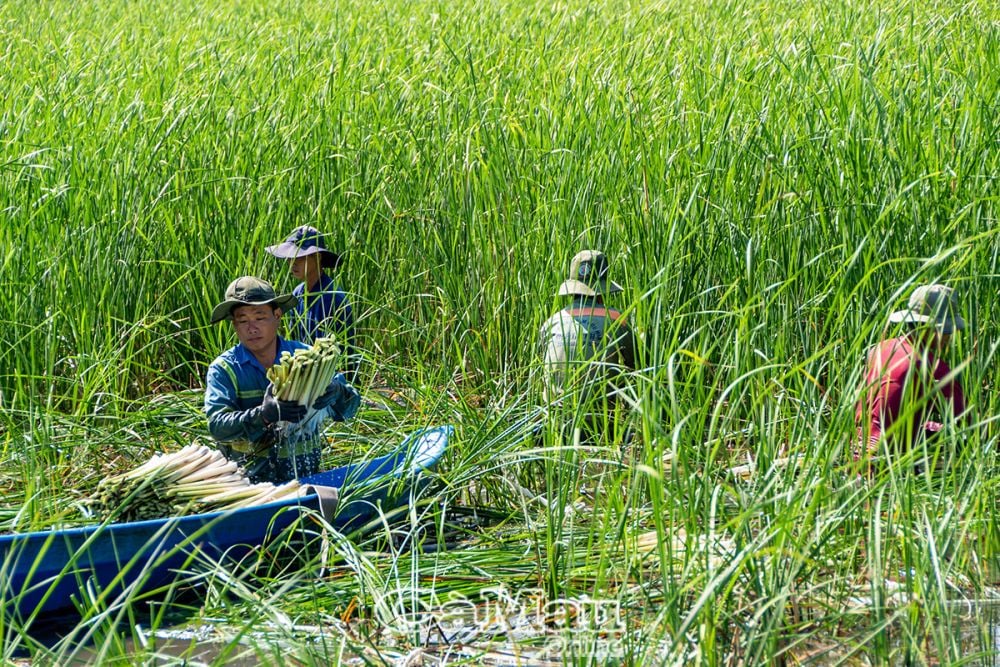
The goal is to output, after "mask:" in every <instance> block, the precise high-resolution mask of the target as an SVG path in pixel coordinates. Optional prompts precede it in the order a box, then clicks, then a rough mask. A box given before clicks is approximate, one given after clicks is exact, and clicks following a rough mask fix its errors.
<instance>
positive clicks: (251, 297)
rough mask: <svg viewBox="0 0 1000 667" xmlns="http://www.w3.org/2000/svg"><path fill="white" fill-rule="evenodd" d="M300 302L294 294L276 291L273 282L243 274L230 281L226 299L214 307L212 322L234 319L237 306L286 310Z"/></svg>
mask: <svg viewBox="0 0 1000 667" xmlns="http://www.w3.org/2000/svg"><path fill="white" fill-rule="evenodd" d="M296 303H298V299H297V298H296V297H295V295H294V294H282V295H281V296H278V295H276V294H275V293H274V288H273V287H271V283H269V282H267V281H266V280H261V279H260V278H256V277H254V276H243V277H242V278H237V279H236V280H234V281H233V282H231V283H229V287H227V288H226V300H225V301H223V302H222V303H220V304H219V305H217V306H216V307H215V308H213V309H212V324H215V323H216V322H221V321H222V320H231V319H233V308H236V307H237V306H267V305H271V306H274V307H275V308H281V310H282V311H286V310H288V309H289V308H293V307H294V306H295V304H296Z"/></svg>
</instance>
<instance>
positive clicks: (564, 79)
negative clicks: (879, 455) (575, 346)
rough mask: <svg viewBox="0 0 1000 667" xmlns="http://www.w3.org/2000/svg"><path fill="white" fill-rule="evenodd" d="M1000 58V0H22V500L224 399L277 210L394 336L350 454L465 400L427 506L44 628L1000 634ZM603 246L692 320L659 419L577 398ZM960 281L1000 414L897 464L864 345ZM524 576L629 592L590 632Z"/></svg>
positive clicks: (538, 650)
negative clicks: (205, 395)
mask: <svg viewBox="0 0 1000 667" xmlns="http://www.w3.org/2000/svg"><path fill="white" fill-rule="evenodd" d="M998 84H1000V10H998V8H997V5H996V4H995V3H992V2H988V1H985V0H983V1H975V0H974V1H971V2H958V1H953V0H941V1H940V2H933V3H926V2H912V1H906V0H904V1H902V2H877V1H876V2H842V3H841V2H835V3H823V2H816V1H809V2H791V1H787V0H731V1H723V0H718V1H713V0H709V1H707V2H702V3H685V2H680V1H679V0H678V1H675V0H664V1H661V2H649V1H644V0H632V1H627V0H597V1H594V2H583V1H580V0H567V1H565V2H532V0H516V1H514V2H509V3H495V2H486V1H483V0H462V1H460V2H454V3H439V2H432V1H431V0H393V1H391V2H382V1H380V0H376V1H375V2H355V1H354V0H332V1H329V2H321V1H318V0H291V1H289V2H281V3H278V2H267V1H265V0H232V1H227V2H221V1H218V2H193V1H191V0H177V1H176V2H171V3H135V2H128V1H126V0H108V1H105V2H94V1H92V0H82V1H78V2H66V1H63V0H56V1H54V2H47V3H35V2H27V1H22V0H10V1H8V2H4V3H2V4H0V89H2V90H3V95H2V96H0V291H2V298H0V324H2V326H0V444H2V449H0V480H2V488H3V490H4V499H3V503H2V507H0V520H2V525H3V527H4V528H5V529H7V530H27V529H29V528H38V527H45V526H49V525H56V524H59V523H74V524H76V523H79V522H80V521H81V520H82V519H83V517H82V515H81V513H80V506H79V500H80V498H81V497H83V496H84V495H86V494H87V493H89V492H90V491H92V490H93V488H94V487H95V486H96V484H97V481H98V480H99V479H100V478H101V477H102V476H104V475H106V474H107V473H109V472H111V471H120V470H124V469H126V468H129V467H132V466H135V465H137V464H138V463H140V462H141V461H143V460H145V459H146V458H148V456H149V455H150V454H151V453H153V452H155V451H169V450H175V449H179V448H180V447H181V446H183V445H185V444H188V443H190V442H192V441H205V440H206V439H207V429H206V426H205V423H204V417H203V416H202V415H201V413H200V402H199V400H200V391H201V389H202V383H203V378H204V373H205V370H206V367H207V364H208V363H209V362H210V361H211V360H212V358H214V356H215V355H216V354H217V353H218V352H219V351H221V350H222V349H224V348H225V347H228V346H229V345H231V344H232V343H233V341H234V340H235V337H234V336H233V334H232V332H231V330H230V329H228V328H226V327H221V326H219V327H211V326H210V325H209V324H208V322H209V314H210V311H211V308H212V306H213V305H214V304H215V303H216V302H218V301H220V300H221V298H222V294H223V291H224V289H225V286H226V284H227V283H228V282H229V281H230V280H231V279H233V278H235V277H236V276H238V275H242V274H247V273H252V274H256V275H260V276H262V277H265V278H268V279H270V280H272V281H273V282H275V283H276V284H278V285H279V286H282V287H284V288H287V289H290V288H291V287H292V283H291V277H290V276H289V275H288V273H287V269H286V267H285V266H284V265H283V264H281V263H280V262H278V261H277V260H275V259H274V258H272V257H270V256H269V255H267V254H266V253H265V252H264V246H265V245H268V244H271V243H276V242H278V241H279V240H281V239H282V238H283V237H284V236H285V235H286V234H287V233H288V231H289V230H291V228H293V227H294V226H296V225H300V224H313V225H315V226H318V227H320V228H322V229H324V230H327V231H329V232H330V234H331V238H332V246H333V247H334V248H337V249H342V250H343V251H344V252H345V258H346V261H345V264H344V267H343V269H342V270H341V271H340V272H339V280H340V281H341V282H342V284H343V286H344V287H345V288H346V289H347V290H348V291H349V292H350V293H351V294H352V299H353V301H354V304H355V309H356V311H357V313H358V314H359V316H360V321H359V325H360V333H361V336H362V343H363V347H364V351H365V357H366V360H367V361H366V364H365V367H364V372H363V373H362V377H361V381H360V382H359V388H360V389H361V391H362V392H363V394H364V395H365V397H366V398H367V399H368V401H369V403H368V404H367V406H368V407H366V409H365V410H364V411H363V412H362V414H361V415H360V417H359V418H358V419H357V420H355V421H354V422H352V423H349V424H347V425H345V426H344V427H341V428H339V430H338V431H337V432H336V433H335V434H334V435H333V436H332V439H333V444H332V445H331V450H330V457H329V459H330V461H331V462H334V461H341V460H344V459H346V458H350V457H352V456H353V457H357V456H359V455H360V453H362V452H368V451H371V452H379V451H383V450H384V449H385V448H386V447H388V446H389V445H390V443H393V442H396V441H397V440H398V438H399V437H400V435H401V434H402V433H405V432H407V431H409V430H411V429H412V428H414V427H417V426H421V425H426V424H440V423H450V424H454V425H455V426H456V428H457V434H456V438H455V443H454V446H453V451H452V452H451V453H450V454H449V458H448V460H447V462H446V464H445V465H444V466H443V467H442V468H441V470H440V480H439V482H440V483H439V485H438V486H437V487H436V490H437V491H438V495H437V496H435V497H434V499H431V498H428V499H425V502H422V503H418V504H416V505H415V506H414V507H413V509H412V511H411V512H410V513H409V515H408V517H406V518H405V520H404V521H403V523H402V524H401V525H399V524H396V525H393V526H387V527H385V528H380V529H377V530H375V531H374V532H372V533H370V534H368V535H366V536H363V537H357V536H356V537H355V538H354V539H353V540H347V539H343V538H340V537H337V536H334V538H332V544H333V548H332V549H330V550H329V551H324V552H323V553H322V554H320V555H317V557H316V558H315V559H314V560H312V561H310V562H309V563H308V565H307V566H306V567H304V568H301V569H299V570H296V571H294V572H291V571H282V572H279V573H278V574H276V575H274V576H273V577H268V576H263V577H260V578H258V579H257V580H254V581H248V580H244V579H241V578H234V577H227V576H225V572H223V571H222V568H221V567H220V568H219V570H220V571H219V572H218V576H217V577H215V578H213V580H212V583H211V584H210V586H209V587H208V591H207V592H206V593H205V594H204V597H203V598H201V599H199V600H198V601H197V602H196V603H193V604H191V603H188V604H191V606H190V609H189V613H187V614H185V615H182V616H181V618H180V619H178V618H176V617H175V616H166V615H163V616H161V615H156V614H154V615H150V614H149V613H148V612H140V611H136V610H131V609H130V610H126V612H123V613H122V614H119V615H116V614H113V613H104V611H103V610H100V609H94V610H92V615H91V616H90V617H89V620H88V621H86V622H85V623H82V624H81V625H80V626H79V627H77V628H76V629H75V630H74V632H73V634H72V635H70V637H68V638H66V639H64V640H63V641H61V642H58V643H55V644H49V645H46V644H44V643H40V642H39V641H37V640H36V639H35V638H33V637H32V636H31V635H30V634H29V633H27V632H25V631H23V629H22V628H19V627H18V626H17V624H16V623H10V622H4V623H3V625H2V627H0V631H2V632H0V635H2V637H3V647H4V648H3V652H2V654H3V656H4V657H5V658H6V659H17V658H20V657H24V656H33V657H35V658H37V659H39V660H56V661H57V662H62V663H63V664H65V662H66V661H69V660H71V659H74V658H82V656H83V655H84V653H85V652H87V655H90V656H97V657H98V658H99V659H101V660H104V661H111V660H114V659H120V660H121V661H122V662H123V663H124V662H125V661H129V660H137V659H144V660H153V659H155V654H156V651H157V648H156V644H155V642H143V641H136V642H134V643H133V641H132V640H134V639H136V636H137V633H138V632H139V631H138V630H137V627H139V626H142V627H144V628H145V632H147V633H148V632H149V631H150V628H153V629H154V630H155V629H157V628H161V629H163V628H166V627H167V626H171V625H173V626H177V627H182V628H183V627H194V628H200V630H199V632H204V633H207V634H204V635H198V636H199V637H201V638H202V639H203V640H204V641H206V642H209V643H211V644H212V646H215V647H221V648H219V649H218V651H217V654H214V657H211V656H210V657H202V658H196V657H195V656H196V655H197V654H196V651H197V650H198V647H199V646H201V645H202V644H200V643H199V642H193V643H192V648H191V649H190V651H189V653H188V655H187V657H188V658H189V659H198V660H201V661H202V662H206V663H217V664H223V663H224V662H225V661H227V660H231V659H233V658H234V657H235V656H237V655H242V654H247V655H254V656H256V659H257V660H260V661H262V662H263V663H265V664H288V661H289V660H297V661H299V662H300V663H301V664H327V663H329V662H330V661H331V660H333V658H335V657H337V656H341V657H344V658H345V659H346V657H348V656H352V657H355V658H357V659H359V660H364V661H367V662H370V663H373V664H382V663H386V662H388V663H391V662H392V661H394V660H398V659H401V658H403V657H407V656H409V657H410V658H418V657H419V658H420V659H423V660H424V661H425V662H424V664H436V663H437V662H438V661H445V660H458V659H460V658H461V659H469V660H470V661H471V662H472V663H477V662H479V661H484V660H485V661H489V660H493V661H499V660H500V659H501V657H502V656H501V654H504V655H507V656H508V657H509V656H510V655H511V654H518V655H520V657H521V659H522V660H524V661H525V663H524V664H533V663H532V661H535V663H534V664H537V661H538V660H541V658H542V657H543V656H547V657H548V658H549V659H553V660H565V661H571V662H575V663H579V664H604V663H607V664H619V663H629V664H685V663H695V664H707V665H717V664H720V665H721V664H726V665H735V664H747V665H752V664H762V663H767V662H774V663H776V664H798V663H802V662H809V661H814V662H816V663H818V664H836V663H846V664H869V663H872V664H874V663H880V664H881V663H883V662H886V661H890V662H897V663H899V664H929V663H935V662H939V663H941V664H955V663H958V662H959V661H961V660H963V659H964V660H966V661H967V662H964V663H963V664H995V662H996V660H997V658H996V653H995V651H996V646H997V645H998V640H997V633H998V630H997V627H998V626H997V621H996V620H995V619H994V620H990V615H989V613H988V612H987V611H983V609H984V607H982V606H981V604H980V603H981V601H983V600H989V599H991V598H996V597H998V596H1000V590H998V588H997V584H998V583H1000V560H998V547H1000V520H998V518H997V510H998V501H997V491H998V476H997V472H998V462H997V447H998V438H1000V430H998V425H997V417H998V415H1000V398H998V393H997V390H998V387H997V381H996V378H997V372H998V370H997V360H996V358H995V356H996V352H997V346H998V345H1000V338H998V334H1000V328H998V326H997V319H998V316H1000V281H998V279H997V278H998V275H1000V231H998V230H1000V227H998V217H1000V205H998V187H997V175H998V174H1000V102H998V100H1000V85H998ZM587 247H596V248H600V249H603V250H604V251H605V252H607V253H608V255H609V257H610V259H611V261H612V272H613V273H614V277H615V279H616V280H617V281H618V282H620V283H622V284H623V285H625V286H626V291H625V293H624V294H622V295H620V297H619V298H618V299H617V301H616V304H617V305H618V306H620V307H621V308H623V309H625V310H626V311H627V312H628V313H629V316H630V318H631V319H632V321H633V322H635V324H636V327H637V328H638V330H639V331H641V332H642V333H643V335H644V338H645V341H646V343H647V346H648V348H649V350H650V354H649V355H648V358H647V359H646V360H645V368H644V370H642V371H641V372H639V373H637V374H636V378H635V384H636V388H637V389H636V392H637V394H636V398H637V402H638V404H639V409H638V410H637V415H636V417H635V419H634V428H635V437H634V438H633V439H632V440H631V442H630V443H629V444H628V445H625V444H623V443H622V442H621V441H620V440H618V441H609V442H598V443H593V444H591V445H589V446H574V442H573V441H572V439H567V438H565V437H563V432H562V431H561V429H560V426H559V425H560V423H561V422H560V416H559V414H560V413H561V411H562V410H563V407H562V406H550V408H551V409H542V407H541V406H542V402H541V394H540V391H539V389H538V383H537V381H536V376H537V373H538V361H537V358H538V339H537V330H538V327H539V326H540V325H541V323H542V322H543V321H544V320H545V319H546V318H547V317H548V316H549V315H550V314H551V313H552V312H553V311H554V310H555V309H556V308H558V307H559V302H558V300H557V298H556V297H555V296H554V294H555V291H556V288H557V286H558V285H559V283H560V282H561V281H562V280H563V279H564V277H565V275H564V274H565V272H566V270H567V268H568V263H569V258H570V257H571V256H572V255H573V254H574V253H575V252H576V251H578V250H580V249H581V248H587ZM931 281H944V282H947V283H949V284H951V285H954V286H955V287H956V288H957V289H958V290H959V293H960V299H961V302H962V308H963V311H964V314H965V316H966V319H967V320H968V322H969V325H970V326H969V328H968V330H967V331H965V332H963V333H962V335H961V336H959V337H958V339H957V340H956V345H955V347H954V349H953V351H952V361H953V362H954V364H959V365H961V366H962V368H963V376H962V377H963V383H964V385H965V387H966V391H967V394H968V397H969V401H970V403H971V404H972V405H973V406H974V407H975V413H974V414H975V417H974V419H973V420H972V421H971V422H970V423H967V424H966V425H964V426H960V427H957V428H956V429H954V430H952V431H951V433H950V436H949V439H948V441H947V442H946V447H945V450H946V452H951V453H950V454H948V456H947V457H946V458H948V465H947V466H946V468H945V469H944V470H942V471H939V472H937V473H931V472H925V473H919V474H918V473H914V472H913V471H912V465H908V462H907V461H900V462H898V463H897V464H894V465H892V466H889V467H888V468H884V469H882V470H881V471H880V472H879V473H878V474H877V475H874V476H873V477H871V478H866V477H864V476H859V475H858V470H857V467H856V466H855V465H854V464H853V463H852V458H851V453H850V441H851V437H852V435H853V429H854V425H853V411H854V402H855V400H856V399H857V397H858V387H859V383H860V380H861V376H862V371H863V365H862V364H863V358H864V353H865V351H866V349H867V348H868V347H869V346H870V345H872V344H873V343H874V342H875V341H877V340H878V338H879V336H880V335H881V334H882V333H883V331H884V329H885V326H886V317H887V315H888V313H889V312H891V311H893V310H895V309H897V308H899V307H901V306H902V304H904V303H905V299H906V296H907V294H908V293H909V291H910V289H911V288H912V287H913V286H914V285H915V284H919V283H925V282H931ZM386 387H389V388H391V389H392V390H393V396H394V397H395V398H396V399H397V401H398V403H397V402H393V401H387V400H385V399H384V396H385V395H386V393H387V392H386V391H384V388H386ZM379 390H382V391H379ZM400 404H401V405H400ZM786 460H787V461H791V463H787V461H786ZM783 462H784V463H783ZM740 466H742V468H738V467H740ZM734 468H738V469H737V470H736V471H735V472H734V471H733V469H734ZM468 507H478V508H485V509H486V512H485V513H482V512H480V514H479V515H478V519H477V521H474V522H470V521H469V520H468V517H467V516H465V515H466V514H468V513H469V511H468V510H467V509H463V508H468ZM484 516H489V517H492V521H489V522H487V521H485V520H484V519H483V517H484ZM456 517H458V518H456ZM459 519H461V521H460V520H459ZM320 566H322V567H320ZM491 587H493V588H494V589H497V588H499V589H502V590H503V591H504V592H506V593H509V594H510V595H512V596H515V597H516V596H517V595H520V596H521V598H520V601H521V602H520V603H519V605H513V609H508V611H510V612H511V613H509V614H507V615H504V614H500V615H499V617H497V618H493V619H492V624H490V623H480V624H479V625H475V624H472V623H466V624H464V625H462V626H461V627H460V629H459V630H457V631H447V630H446V629H444V630H442V629H440V628H439V629H438V630H436V631H434V632H430V631H429V630H428V629H427V628H425V627H422V626H419V625H415V624H413V623H407V619H410V620H412V616H413V614H414V612H415V611H416V610H421V609H422V610H427V609H437V608H440V607H441V606H442V604H444V602H443V601H447V600H457V599H468V600H472V601H474V602H475V603H476V604H477V605H479V606H478V607H477V609H480V610H481V609H482V608H483V605H484V604H488V601H489V600H490V599H492V598H491V597H490V596H491V595H492V596H493V597H496V595H497V594H496V593H495V592H493V593H490V591H489V590H488V589H490V588H491ZM449 596H450V597H449ZM525 600H530V601H531V603H532V604H534V603H536V602H539V601H540V602H541V603H543V604H545V603H553V602H554V601H557V600H569V601H576V602H577V603H580V601H585V600H591V601H593V600H597V601H602V603H607V604H613V605H615V606H614V609H615V610H616V611H615V613H614V618H615V619H616V620H617V621H620V623H618V624H616V625H615V626H614V627H613V628H612V627H609V626H602V627H601V628H599V629H600V630H601V632H599V633H597V634H595V635H594V636H593V637H591V639H590V640H588V641H589V643H587V642H581V641H580V637H582V636H588V637H589V635H586V633H580V632H579V630H580V628H579V627H570V628H569V629H568V630H565V629H563V630H561V628H563V626H566V625H568V626H573V624H572V623H566V622H565V619H562V624H561V622H560V619H556V620H555V621H553V619H551V618H550V619H548V620H549V623H547V624H542V625H541V628H539V627H538V625H539V624H538V623H532V622H529V621H530V620H531V619H528V620H527V621H526V620H525V618H524V614H522V613H520V612H523V611H524V608H525V607H526V606H529V607H530V604H527V603H525ZM519 610H520V611H519ZM515 612H517V613H515ZM116 620H117V621H118V622H115V621H116ZM536 620H537V619H536ZM206 628H208V630H205V629H206ZM175 630H176V627H175ZM82 638H86V639H87V640H88V641H81V639H82ZM571 640H572V641H571ZM449 643H450V648H449ZM555 649H558V650H555ZM129 653H131V657H130V658H125V657H123V656H125V655H127V654H129ZM477 655H478V656H479V657H475V656H477ZM160 659H161V660H163V661H166V662H160V663H158V664H170V663H169V659H168V658H166V657H163V656H161V658H160ZM178 660H180V658H178ZM189 664H190V663H189ZM407 664H416V663H415V662H411V663H407Z"/></svg>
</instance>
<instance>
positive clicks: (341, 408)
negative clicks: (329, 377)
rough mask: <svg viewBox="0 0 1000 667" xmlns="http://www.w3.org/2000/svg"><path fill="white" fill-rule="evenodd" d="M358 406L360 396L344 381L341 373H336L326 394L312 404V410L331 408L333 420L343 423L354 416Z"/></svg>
mask: <svg viewBox="0 0 1000 667" xmlns="http://www.w3.org/2000/svg"><path fill="white" fill-rule="evenodd" d="M360 405H361V395H360V394H359V393H358V391H357V390H356V389H355V388H354V387H352V386H351V385H350V383H348V382H347V380H345V379H344V374H343V373H337V375H336V377H334V378H333V381H332V382H331V383H330V386H329V387H327V389H326V392H325V393H323V394H322V395H321V396H320V397H319V398H317V399H316V400H315V401H314V402H313V409H315V410H317V411H319V410H326V409H327V408H331V411H332V417H333V419H334V420H336V421H345V420H347V419H350V418H351V417H353V416H354V414H355V413H356V412H357V411H358V407H359V406H360Z"/></svg>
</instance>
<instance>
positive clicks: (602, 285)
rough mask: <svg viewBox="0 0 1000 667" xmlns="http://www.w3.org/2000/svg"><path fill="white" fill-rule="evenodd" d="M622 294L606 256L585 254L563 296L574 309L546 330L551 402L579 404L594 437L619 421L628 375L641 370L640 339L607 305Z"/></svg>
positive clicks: (547, 391)
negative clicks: (610, 297) (607, 300)
mask: <svg viewBox="0 0 1000 667" xmlns="http://www.w3.org/2000/svg"><path fill="white" fill-rule="evenodd" d="M621 291H622V287H621V285H619V284H618V283H616V282H614V281H613V280H611V278H610V276H609V266H608V259H607V257H606V256H605V255H604V253H602V252H600V251H597V250H583V251H581V252H579V253H577V254H576V255H575V256H574V257H573V259H572V261H571V262H570V269H569V276H568V277H567V278H566V280H564V281H563V283H562V284H561V285H560V286H559V290H558V293H557V295H558V296H561V297H569V298H570V303H569V305H568V306H566V307H565V308H563V309H562V310H560V311H559V312H557V313H556V314H554V315H553V316H552V317H550V318H549V319H548V320H546V322H545V323H544V324H543V325H542V328H541V341H542V346H543V350H544V351H543V369H544V377H545V396H546V399H547V400H549V401H556V400H566V398H567V397H572V398H573V399H575V401H577V404H576V406H574V407H575V408H576V407H580V408H582V409H581V410H580V414H583V415H585V416H586V419H585V422H586V426H587V427H588V429H589V431H590V435H597V434H598V433H599V432H605V429H603V428H602V426H603V425H604V424H609V423H611V422H614V421H615V419H616V416H615V414H614V413H615V412H616V408H617V407H618V406H619V405H620V404H622V403H623V392H624V391H625V390H626V385H627V382H626V374H627V373H628V372H629V371H633V370H635V368H636V339H635V334H634V333H633V331H632V329H631V327H629V325H628V322H627V318H626V317H625V316H624V315H623V314H622V312H621V311H619V310H617V309H615V308H611V307H609V306H607V305H606V304H605V302H604V298H605V297H606V296H608V295H611V294H616V293H618V292H621ZM607 431H611V429H607ZM610 435H613V431H611V432H610Z"/></svg>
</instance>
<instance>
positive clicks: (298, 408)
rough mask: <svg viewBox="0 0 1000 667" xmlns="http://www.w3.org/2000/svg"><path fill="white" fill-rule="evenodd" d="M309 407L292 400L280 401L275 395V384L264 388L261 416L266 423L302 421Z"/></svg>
mask: <svg viewBox="0 0 1000 667" xmlns="http://www.w3.org/2000/svg"><path fill="white" fill-rule="evenodd" d="M306 412H308V408H306V406H304V405H300V404H298V403H294V402H292V401H279V400H278V399H276V398H275V397H274V385H270V384H269V385H267V389H266V390H264V401H263V402H262V403H261V404H260V416H261V418H263V420H264V423H265V424H268V425H270V424H273V423H275V422H279V421H282V422H292V423H296V422H300V421H302V418H303V417H305V416H306Z"/></svg>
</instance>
